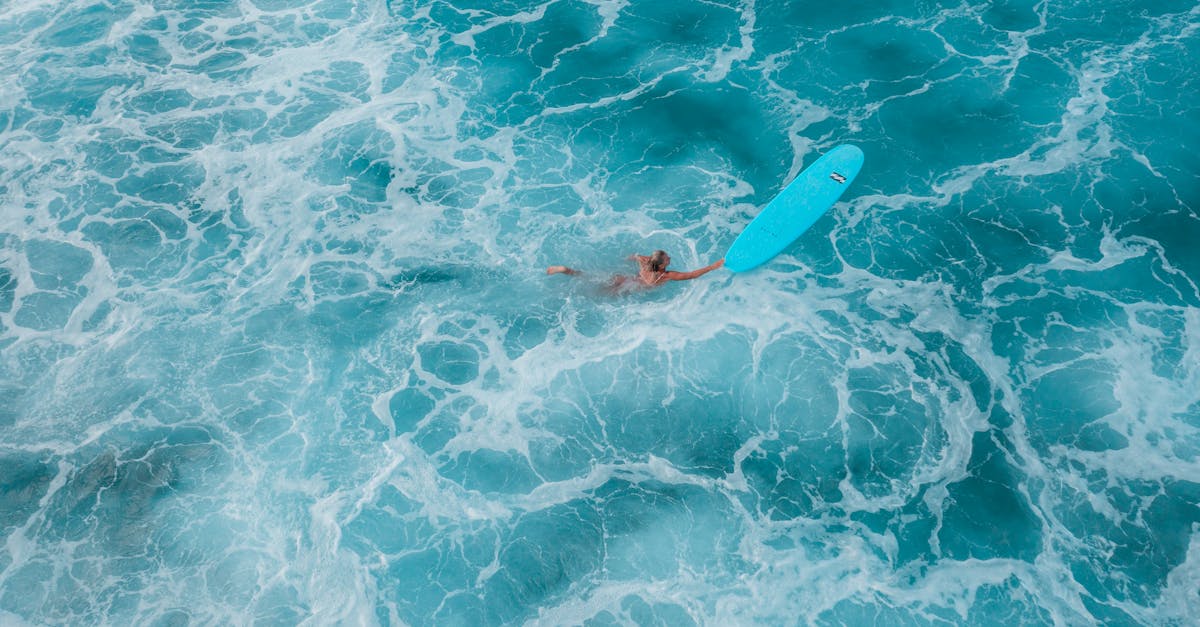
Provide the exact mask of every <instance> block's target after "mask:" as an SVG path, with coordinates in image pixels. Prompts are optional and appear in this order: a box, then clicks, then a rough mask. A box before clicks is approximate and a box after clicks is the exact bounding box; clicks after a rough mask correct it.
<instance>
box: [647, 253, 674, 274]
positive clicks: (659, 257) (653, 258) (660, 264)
mask: <svg viewBox="0 0 1200 627" xmlns="http://www.w3.org/2000/svg"><path fill="white" fill-rule="evenodd" d="M670 263H671V256H670V255H668V254H667V251H665V250H656V251H654V254H652V255H650V269H651V270H653V271H655V272H662V271H664V270H666V269H667V266H668V265H669V264H670Z"/></svg>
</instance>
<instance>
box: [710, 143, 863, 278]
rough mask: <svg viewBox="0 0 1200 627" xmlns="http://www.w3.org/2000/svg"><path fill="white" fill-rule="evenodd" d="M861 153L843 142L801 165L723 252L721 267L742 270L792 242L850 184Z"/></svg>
mask: <svg viewBox="0 0 1200 627" xmlns="http://www.w3.org/2000/svg"><path fill="white" fill-rule="evenodd" d="M862 164H863V152H862V150H859V149H858V147H857V146H851V145H849V144H845V145H842V146H838V147H836V148H834V149H833V150H830V151H829V152H827V153H825V154H824V155H823V156H822V157H821V158H820V159H817V160H816V162H815V163H813V164H812V165H810V166H808V167H807V168H804V171H802V172H801V173H800V174H799V175H797V176H796V178H795V179H793V180H792V182H791V183H788V186H787V187H785V188H783V191H781V192H779V194H778V195H776V196H775V198H773V199H772V200H771V202H769V203H767V206H766V207H764V208H763V210H762V211H761V212H759V214H758V216H756V217H755V218H754V219H753V220H751V221H750V224H749V225H747V226H746V230H744V231H742V234H741V235H738V237H737V239H736V240H734V241H733V246H730V247H729V252H727V253H725V267H726V268H729V269H730V270H733V271H734V272H745V271H747V270H752V269H754V268H757V267H758V266H761V265H762V264H764V263H766V262H768V261H770V260H771V259H772V258H774V257H775V255H778V254H779V253H781V252H783V249H785V248H787V247H788V245H789V244H791V243H792V242H794V241H796V239H797V238H799V237H800V236H801V235H803V234H804V232H805V231H807V230H808V227H810V226H812V225H813V223H814V222H816V221H817V218H820V217H821V216H822V215H824V214H825V212H826V211H829V208H830V207H832V206H833V203H835V202H837V199H838V198H840V197H841V196H842V192H844V191H846V188H847V187H849V186H850V183H851V182H852V181H853V180H854V177H855V176H857V175H858V171H859V170H861V169H862Z"/></svg>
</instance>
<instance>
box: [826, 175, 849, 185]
mask: <svg viewBox="0 0 1200 627" xmlns="http://www.w3.org/2000/svg"><path fill="white" fill-rule="evenodd" d="M829 178H831V179H833V180H835V181H837V182H838V183H841V184H843V185H844V184H845V183H846V177H844V176H842V175H841V174H838V173H837V172H834V173H833V174H830V175H829Z"/></svg>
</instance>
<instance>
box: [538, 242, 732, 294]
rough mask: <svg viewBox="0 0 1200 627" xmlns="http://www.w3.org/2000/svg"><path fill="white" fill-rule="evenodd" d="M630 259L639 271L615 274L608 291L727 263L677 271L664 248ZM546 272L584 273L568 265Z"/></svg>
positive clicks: (648, 284)
mask: <svg viewBox="0 0 1200 627" xmlns="http://www.w3.org/2000/svg"><path fill="white" fill-rule="evenodd" d="M629 260H630V261H636V262H637V264H638V273H637V274H636V275H633V276H630V275H621V274H619V275H617V276H614V277H613V278H612V279H610V280H609V281H608V282H607V283H605V285H604V289H605V290H606V291H608V292H610V293H614V294H615V293H621V292H627V291H632V290H637V289H649V288H652V287H657V286H659V285H662V284H663V283H666V282H668V281H687V280H690V279H694V278H696V277H698V276H702V275H704V274H707V273H709V272H712V271H713V270H716V269H717V268H720V267H721V266H724V265H725V260H724V259H718V260H717V261H714V262H713V263H710V264H709V265H707V266H704V267H703V268H699V269H697V270H690V271H688V272H675V271H673V270H668V269H667V266H669V265H670V264H671V256H670V255H668V254H667V253H666V252H665V251H662V250H656V251H654V253H652V254H650V255H638V254H633V255H630V256H629ZM546 274H567V275H577V274H582V273H581V272H580V271H579V270H575V269H574V268H570V267H567V266H550V267H548V268H546Z"/></svg>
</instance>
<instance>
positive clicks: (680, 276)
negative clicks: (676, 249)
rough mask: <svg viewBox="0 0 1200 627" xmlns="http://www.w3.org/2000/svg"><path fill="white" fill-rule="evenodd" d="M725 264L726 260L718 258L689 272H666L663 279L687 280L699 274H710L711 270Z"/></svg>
mask: <svg viewBox="0 0 1200 627" xmlns="http://www.w3.org/2000/svg"><path fill="white" fill-rule="evenodd" d="M723 265H725V260H724V259H718V260H716V261H714V262H713V263H710V264H708V265H707V266H704V267H703V268H700V269H699V270H691V271H689V272H664V273H663V279H664V280H667V281H687V280H689V279H694V278H696V277H698V276H702V275H705V274H708V273H709V272H712V271H713V270H716V269H717V268H720V267H721V266H723Z"/></svg>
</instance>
